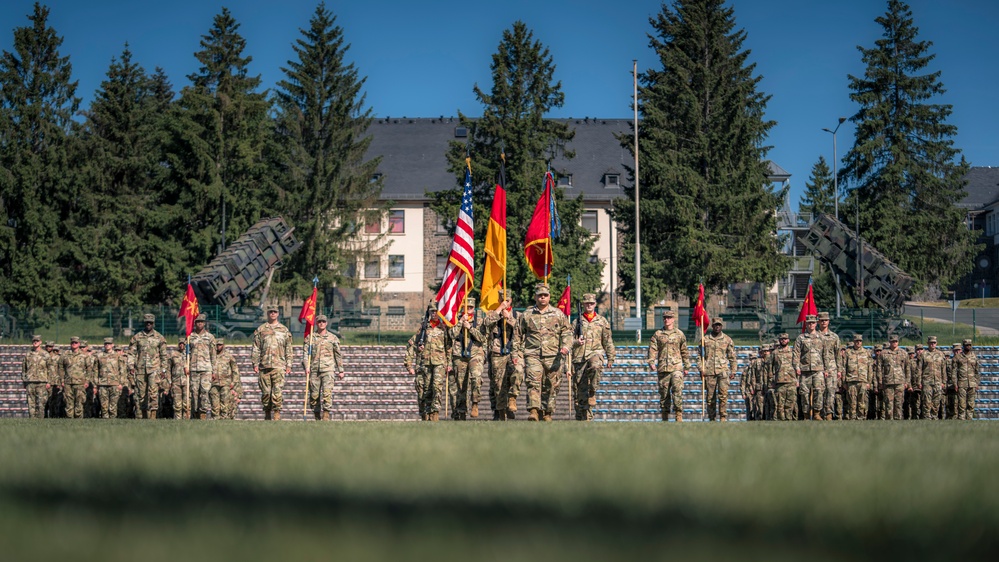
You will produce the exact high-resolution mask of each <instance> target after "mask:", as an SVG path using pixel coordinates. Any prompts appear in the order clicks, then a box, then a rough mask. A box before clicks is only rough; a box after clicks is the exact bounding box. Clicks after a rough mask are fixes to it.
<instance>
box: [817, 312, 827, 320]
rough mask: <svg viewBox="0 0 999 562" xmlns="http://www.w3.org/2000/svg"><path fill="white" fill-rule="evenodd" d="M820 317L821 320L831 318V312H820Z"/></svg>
mask: <svg viewBox="0 0 999 562" xmlns="http://www.w3.org/2000/svg"><path fill="white" fill-rule="evenodd" d="M818 319H819V320H829V313H828V312H820V313H819V315H818Z"/></svg>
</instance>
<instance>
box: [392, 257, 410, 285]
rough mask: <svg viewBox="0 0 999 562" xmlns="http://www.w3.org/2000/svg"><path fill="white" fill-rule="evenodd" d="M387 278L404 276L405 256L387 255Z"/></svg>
mask: <svg viewBox="0 0 999 562" xmlns="http://www.w3.org/2000/svg"><path fill="white" fill-rule="evenodd" d="M388 258H389V270H388V276H389V279H402V278H403V277H405V276H406V256H389V257H388Z"/></svg>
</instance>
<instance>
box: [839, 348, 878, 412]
mask: <svg viewBox="0 0 999 562" xmlns="http://www.w3.org/2000/svg"><path fill="white" fill-rule="evenodd" d="M854 341H857V340H854ZM872 363H873V359H872V358H871V353H870V352H869V351H868V350H866V349H864V348H863V347H861V348H860V349H855V348H853V347H850V348H847V350H846V354H845V356H844V358H843V372H844V373H845V375H844V382H845V383H846V406H845V408H844V412H843V419H846V420H860V419H864V418H866V417H867V416H866V409H865V408H862V405H863V404H864V403H865V402H866V401H867V390H868V389H869V388H870V386H871V375H872V373H873V369H872V366H871V364H872ZM862 412H863V414H864V415H862Z"/></svg>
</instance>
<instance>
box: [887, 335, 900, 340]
mask: <svg viewBox="0 0 999 562" xmlns="http://www.w3.org/2000/svg"><path fill="white" fill-rule="evenodd" d="M888 341H889V342H893V341H898V334H892V335H890V336H888Z"/></svg>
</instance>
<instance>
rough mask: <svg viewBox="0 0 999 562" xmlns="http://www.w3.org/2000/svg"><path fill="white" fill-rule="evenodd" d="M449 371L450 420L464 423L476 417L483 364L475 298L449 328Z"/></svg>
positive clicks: (484, 355) (470, 299) (466, 303)
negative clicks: (463, 421) (451, 407)
mask: <svg viewBox="0 0 999 562" xmlns="http://www.w3.org/2000/svg"><path fill="white" fill-rule="evenodd" d="M450 336H451V365H452V369H451V372H450V373H449V374H448V395H449V399H450V401H451V404H452V405H453V410H452V412H451V417H452V418H453V419H455V420H464V419H465V418H466V416H471V417H473V418H477V417H479V397H480V391H479V385H480V383H481V380H482V366H483V365H484V364H485V361H486V348H485V345H484V344H485V341H486V336H485V334H484V333H483V332H482V325H481V323H480V322H478V315H477V314H476V312H475V299H473V298H470V297H466V299H465V310H464V312H463V313H461V314H459V315H458V318H456V322H455V325H454V326H453V327H451V329H450Z"/></svg>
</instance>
